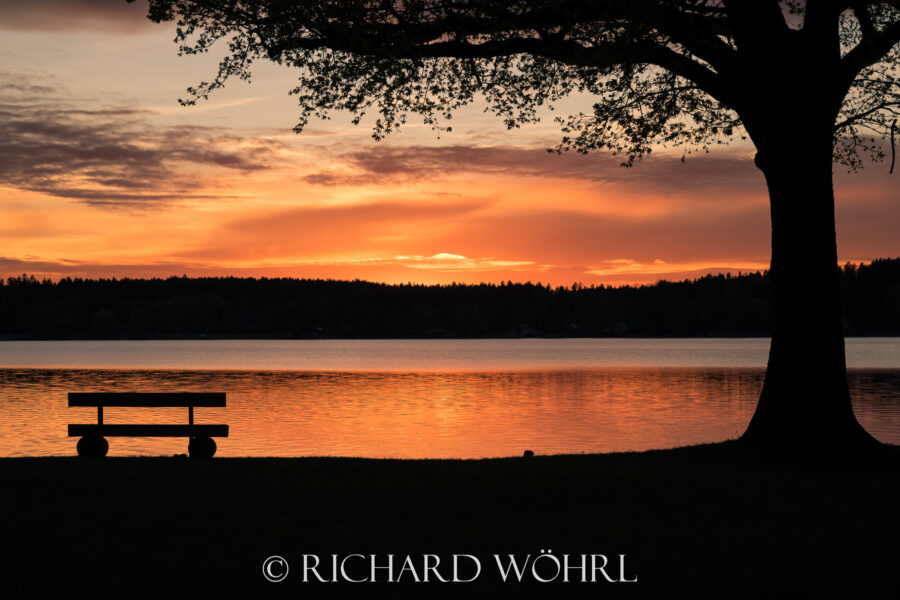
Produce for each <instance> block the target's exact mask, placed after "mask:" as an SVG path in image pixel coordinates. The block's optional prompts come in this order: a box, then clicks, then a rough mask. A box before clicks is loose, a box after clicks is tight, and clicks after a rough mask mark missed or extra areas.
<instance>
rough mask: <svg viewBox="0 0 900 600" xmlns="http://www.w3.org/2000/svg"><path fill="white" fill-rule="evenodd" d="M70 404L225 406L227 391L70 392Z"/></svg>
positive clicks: (99, 406) (101, 405)
mask: <svg viewBox="0 0 900 600" xmlns="http://www.w3.org/2000/svg"><path fill="white" fill-rule="evenodd" d="M69 406H96V407H98V408H102V407H104V406H147V407H170V406H172V407H174V406H187V407H191V406H225V393H224V392H222V393H219V392H215V393H211V392H172V393H154V392H69Z"/></svg>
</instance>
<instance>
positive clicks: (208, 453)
mask: <svg viewBox="0 0 900 600" xmlns="http://www.w3.org/2000/svg"><path fill="white" fill-rule="evenodd" d="M215 453H216V442H215V441H214V440H213V439H212V438H211V437H192V438H191V439H190V441H189V442H188V454H189V455H190V456H191V458H212V457H213V456H214V455H215Z"/></svg>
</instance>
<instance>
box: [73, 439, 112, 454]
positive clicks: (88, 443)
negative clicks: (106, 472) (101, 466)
mask: <svg viewBox="0 0 900 600" xmlns="http://www.w3.org/2000/svg"><path fill="white" fill-rule="evenodd" d="M75 449H76V450H77V451H78V456H82V457H85V458H102V457H104V456H106V453H107V452H109V442H107V441H106V438H105V437H103V436H102V435H86V436H84V437H83V438H81V439H80V440H78V445H77V446H75Z"/></svg>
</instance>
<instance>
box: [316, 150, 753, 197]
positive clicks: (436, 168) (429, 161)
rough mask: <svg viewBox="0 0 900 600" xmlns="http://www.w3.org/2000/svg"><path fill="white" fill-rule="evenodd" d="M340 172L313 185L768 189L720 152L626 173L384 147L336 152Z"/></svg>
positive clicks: (560, 159) (516, 155)
mask: <svg viewBox="0 0 900 600" xmlns="http://www.w3.org/2000/svg"><path fill="white" fill-rule="evenodd" d="M334 160H335V161H336V162H337V163H339V164H340V165H341V168H340V169H335V170H330V171H324V172H319V173H312V174H310V175H307V176H305V177H304V181H306V182H307V183H310V184H314V185H323V186H335V185H363V184H395V183H407V182H415V181H429V180H436V179H441V178H444V177H446V176H448V175H455V174H460V173H477V174H489V175H504V176H510V177H537V178H543V179H546V178H560V179H568V180H581V181H587V182H592V183H598V184H629V185H633V186H637V187H639V188H640V189H642V190H644V191H653V192H655V193H665V194H671V193H673V191H677V192H697V191H700V190H716V189H730V190H740V189H744V188H747V187H749V188H752V189H764V188H763V185H764V182H763V179H762V175H761V174H760V173H759V171H758V170H757V169H756V167H754V165H753V161H752V160H750V159H749V158H748V157H746V156H742V155H737V154H726V153H722V154H719V155H710V156H703V157H702V158H700V157H688V158H687V159H686V160H685V161H684V162H682V161H681V159H680V158H678V157H672V156H652V157H649V158H646V159H645V160H644V161H642V162H641V163H639V164H638V165H637V166H635V167H633V168H630V169H626V168H623V167H622V166H621V160H619V159H618V158H616V157H614V156H610V155H608V154H603V153H596V154H589V155H581V154H576V153H563V154H560V155H557V154H553V153H548V152H547V151H546V150H545V149H542V148H520V147H514V146H466V145H452V146H438V147H433V146H406V147H396V146H387V145H385V146H384V147H382V148H379V149H378V151H377V152H362V151H352V152H345V153H341V154H338V155H336V156H335V157H334Z"/></svg>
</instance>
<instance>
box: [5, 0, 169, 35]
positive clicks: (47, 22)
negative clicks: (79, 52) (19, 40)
mask: <svg viewBox="0 0 900 600" xmlns="http://www.w3.org/2000/svg"><path fill="white" fill-rule="evenodd" d="M146 15H147V2H146V0H138V1H137V2H134V3H126V2H125V0H8V1H6V2H0V29H7V30H14V31H53V32H59V31H104V32H110V33H123V34H127V33H134V32H136V31H138V30H141V29H150V28H151V27H152V26H153V25H154V24H153V23H152V22H151V21H149V20H148V19H147V18H146Z"/></svg>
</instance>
